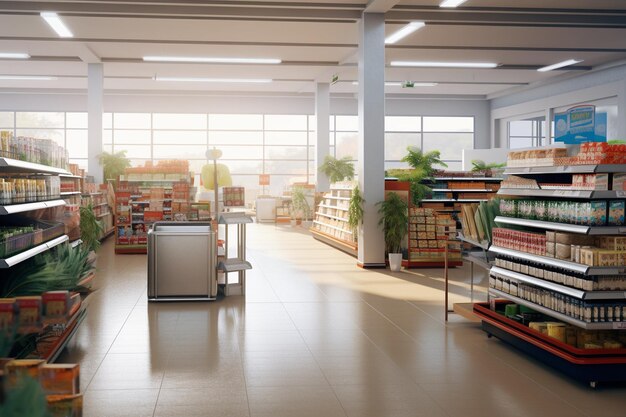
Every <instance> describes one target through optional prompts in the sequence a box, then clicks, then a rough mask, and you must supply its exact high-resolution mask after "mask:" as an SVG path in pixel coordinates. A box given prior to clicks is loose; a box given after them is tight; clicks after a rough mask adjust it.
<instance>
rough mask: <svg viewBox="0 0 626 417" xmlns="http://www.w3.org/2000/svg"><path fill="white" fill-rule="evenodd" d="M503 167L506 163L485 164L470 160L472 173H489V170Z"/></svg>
mask: <svg viewBox="0 0 626 417" xmlns="http://www.w3.org/2000/svg"><path fill="white" fill-rule="evenodd" d="M505 166H506V163H501V164H498V163H497V162H493V163H491V164H486V163H485V161H481V160H480V159H473V160H472V172H481V171H489V170H491V169H498V168H504V167H505Z"/></svg>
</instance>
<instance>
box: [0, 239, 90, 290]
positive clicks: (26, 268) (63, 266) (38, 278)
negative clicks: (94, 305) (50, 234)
mask: <svg viewBox="0 0 626 417" xmlns="http://www.w3.org/2000/svg"><path fill="white" fill-rule="evenodd" d="M54 252H56V254H55V253H54ZM89 252H90V250H89V249H88V248H86V247H82V245H79V246H77V247H75V248H72V247H71V246H70V245H59V246H57V247H56V250H55V251H48V252H45V253H43V254H41V255H37V256H35V257H33V258H31V259H29V260H28V261H26V262H22V263H20V264H18V265H16V266H14V267H13V268H11V270H10V273H8V274H6V276H4V277H3V279H2V280H0V297H3V298H7V297H16V296H20V295H41V294H42V293H44V292H46V291H57V290H68V291H81V292H82V291H85V290H86V289H84V288H82V287H80V286H79V285H78V284H79V282H80V281H81V280H82V279H83V278H85V277H87V275H89V274H90V273H92V272H93V271H94V266H93V260H91V259H90V258H89Z"/></svg>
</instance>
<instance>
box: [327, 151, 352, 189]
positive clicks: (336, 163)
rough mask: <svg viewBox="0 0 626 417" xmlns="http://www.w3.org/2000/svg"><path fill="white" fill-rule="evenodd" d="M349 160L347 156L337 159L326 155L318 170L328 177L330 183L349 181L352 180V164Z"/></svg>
mask: <svg viewBox="0 0 626 417" xmlns="http://www.w3.org/2000/svg"><path fill="white" fill-rule="evenodd" d="M351 159H352V158H350V157H349V156H345V157H343V158H341V159H337V158H335V157H333V156H330V155H326V157H325V158H324V163H323V164H322V165H321V166H320V167H319V170H320V172H321V173H322V174H324V175H326V176H327V177H328V180H329V181H330V182H339V181H344V180H351V179H353V178H354V164H353V163H352V160H351Z"/></svg>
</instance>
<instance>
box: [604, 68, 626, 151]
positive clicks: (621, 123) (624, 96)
mask: <svg viewBox="0 0 626 417" xmlns="http://www.w3.org/2000/svg"><path fill="white" fill-rule="evenodd" d="M611 139H626V79H623V80H622V87H621V88H620V89H619V90H618V93H617V137H615V138H609V137H607V140H611Z"/></svg>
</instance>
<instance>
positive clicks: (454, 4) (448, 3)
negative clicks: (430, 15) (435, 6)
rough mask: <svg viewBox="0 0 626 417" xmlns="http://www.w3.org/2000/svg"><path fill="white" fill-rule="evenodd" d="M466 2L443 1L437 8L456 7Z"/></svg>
mask: <svg viewBox="0 0 626 417" xmlns="http://www.w3.org/2000/svg"><path fill="white" fill-rule="evenodd" d="M466 1H467V0H444V1H443V2H441V4H440V5H439V7H457V6H459V5H461V4H463V3H465V2H466Z"/></svg>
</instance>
